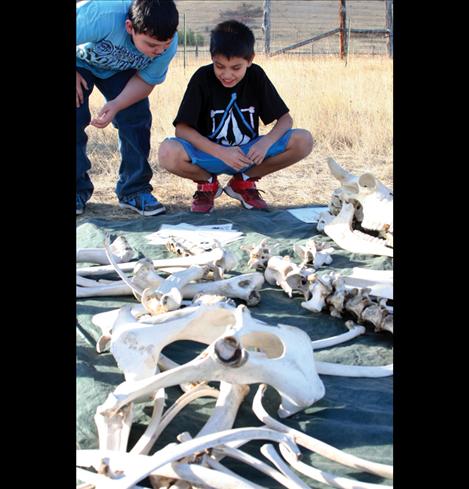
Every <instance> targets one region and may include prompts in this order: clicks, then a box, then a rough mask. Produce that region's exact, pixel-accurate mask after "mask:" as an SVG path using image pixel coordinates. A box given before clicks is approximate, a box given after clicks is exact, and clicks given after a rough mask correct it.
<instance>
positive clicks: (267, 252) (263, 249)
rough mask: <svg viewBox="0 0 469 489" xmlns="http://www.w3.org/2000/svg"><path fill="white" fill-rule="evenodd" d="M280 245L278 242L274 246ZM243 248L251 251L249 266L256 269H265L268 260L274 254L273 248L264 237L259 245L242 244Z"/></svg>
mask: <svg viewBox="0 0 469 489" xmlns="http://www.w3.org/2000/svg"><path fill="white" fill-rule="evenodd" d="M277 246H278V243H276V244H274V245H273V247H272V248H275V247H277ZM241 249H242V250H245V251H248V252H249V261H248V267H249V268H254V269H255V270H265V268H266V267H267V262H268V261H269V258H270V257H271V256H272V254H271V251H272V250H271V248H269V247H268V246H267V238H263V239H262V240H261V241H260V243H258V244H257V245H251V246H241Z"/></svg>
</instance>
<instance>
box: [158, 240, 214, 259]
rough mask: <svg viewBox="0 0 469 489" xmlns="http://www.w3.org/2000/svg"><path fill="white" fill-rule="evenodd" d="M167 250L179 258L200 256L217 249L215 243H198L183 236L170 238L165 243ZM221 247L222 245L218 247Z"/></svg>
mask: <svg viewBox="0 0 469 489" xmlns="http://www.w3.org/2000/svg"><path fill="white" fill-rule="evenodd" d="M165 246H166V249H167V250H168V251H170V252H171V253H174V254H176V255H178V256H191V255H199V254H201V253H205V252H207V251H210V250H212V249H213V248H216V247H217V244H216V243H215V242H214V241H203V242H200V243H196V242H194V241H191V240H189V239H187V238H184V237H183V236H179V237H175V236H169V237H168V239H167V240H166V242H165ZM218 247H220V245H218Z"/></svg>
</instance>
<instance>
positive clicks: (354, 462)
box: [252, 384, 393, 479]
mask: <svg viewBox="0 0 469 489" xmlns="http://www.w3.org/2000/svg"><path fill="white" fill-rule="evenodd" d="M266 389H267V386H266V385H265V384H261V385H260V386H259V388H258V389H257V391H256V394H255V396H254V399H253V402H252V410H253V412H254V414H255V415H256V416H257V417H258V418H259V420H260V421H262V422H263V423H264V424H265V425H266V426H267V427H269V428H271V429H274V430H277V431H280V432H282V433H288V434H289V435H290V436H292V437H293V439H294V440H295V442H296V443H297V444H298V445H300V446H303V447H305V448H307V449H308V450H311V451H312V452H316V453H317V454H319V455H321V456H323V457H325V458H328V459H329V460H333V461H334V462H337V463H339V464H341V465H345V466H347V467H350V468H353V469H357V470H365V471H366V472H369V473H371V474H375V475H379V476H380V477H386V478H391V479H392V477H393V468H392V466H390V465H385V464H380V463H377V462H371V461H368V460H365V459H363V458H360V457H357V456H355V455H351V454H349V453H347V452H344V451H343V450H338V449H337V448H335V447H333V446H332V445H328V444H327V443H324V442H322V441H320V440H318V439H317V438H313V437H312V436H310V435H307V434H306V433H304V432H303V431H299V430H295V429H294V428H291V427H290V426H287V425H285V424H283V423H281V422H280V421H278V420H276V419H274V418H273V417H272V416H270V415H269V414H268V413H267V411H266V410H265V408H264V406H263V405H262V399H263V397H264V393H265V391H266Z"/></svg>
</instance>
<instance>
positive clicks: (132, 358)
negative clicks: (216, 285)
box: [108, 304, 235, 380]
mask: <svg viewBox="0 0 469 489" xmlns="http://www.w3.org/2000/svg"><path fill="white" fill-rule="evenodd" d="M233 311H234V308H233V307H230V306H228V305H226V304H217V305H216V306H198V307H186V308H184V309H178V310H176V311H171V312H167V313H163V314H161V315H158V316H154V317H151V318H147V317H145V318H141V319H140V320H137V319H135V316H134V314H133V313H132V307H131V306H130V305H126V306H123V307H122V308H121V309H120V310H119V311H118V315H117V318H116V319H114V323H113V326H112V336H111V353H112V354H113V355H114V358H115V359H116V362H117V365H118V366H119V368H120V369H121V370H122V371H123V373H124V376H125V379H126V380H139V379H143V378H146V377H149V376H151V375H154V374H155V372H156V370H157V364H158V361H159V357H160V353H161V351H162V350H163V348H164V347H165V346H166V345H168V344H170V343H173V342H175V341H179V340H192V341H198V342H200V343H204V344H210V343H212V341H213V340H214V339H215V338H218V337H219V336H220V335H221V334H223V332H224V331H225V329H226V327H227V326H229V325H230V324H235V317H234V314H233ZM108 314H109V313H108ZM108 317H109V319H112V318H111V315H110V314H109V316H108ZM150 321H151V322H150Z"/></svg>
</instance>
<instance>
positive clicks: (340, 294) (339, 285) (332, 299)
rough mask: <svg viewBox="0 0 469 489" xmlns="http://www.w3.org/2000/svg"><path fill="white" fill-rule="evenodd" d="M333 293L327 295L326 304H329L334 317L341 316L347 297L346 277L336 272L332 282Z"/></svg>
mask: <svg viewBox="0 0 469 489" xmlns="http://www.w3.org/2000/svg"><path fill="white" fill-rule="evenodd" d="M331 285H332V288H333V290H334V291H333V293H332V294H331V295H329V296H328V297H326V304H327V305H328V306H329V313H330V315H331V316H332V317H336V318H341V317H342V312H343V311H344V303H345V300H346V298H347V289H346V287H345V281H344V278H343V277H341V276H340V275H339V274H335V275H334V276H333V278H332V282H331Z"/></svg>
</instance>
